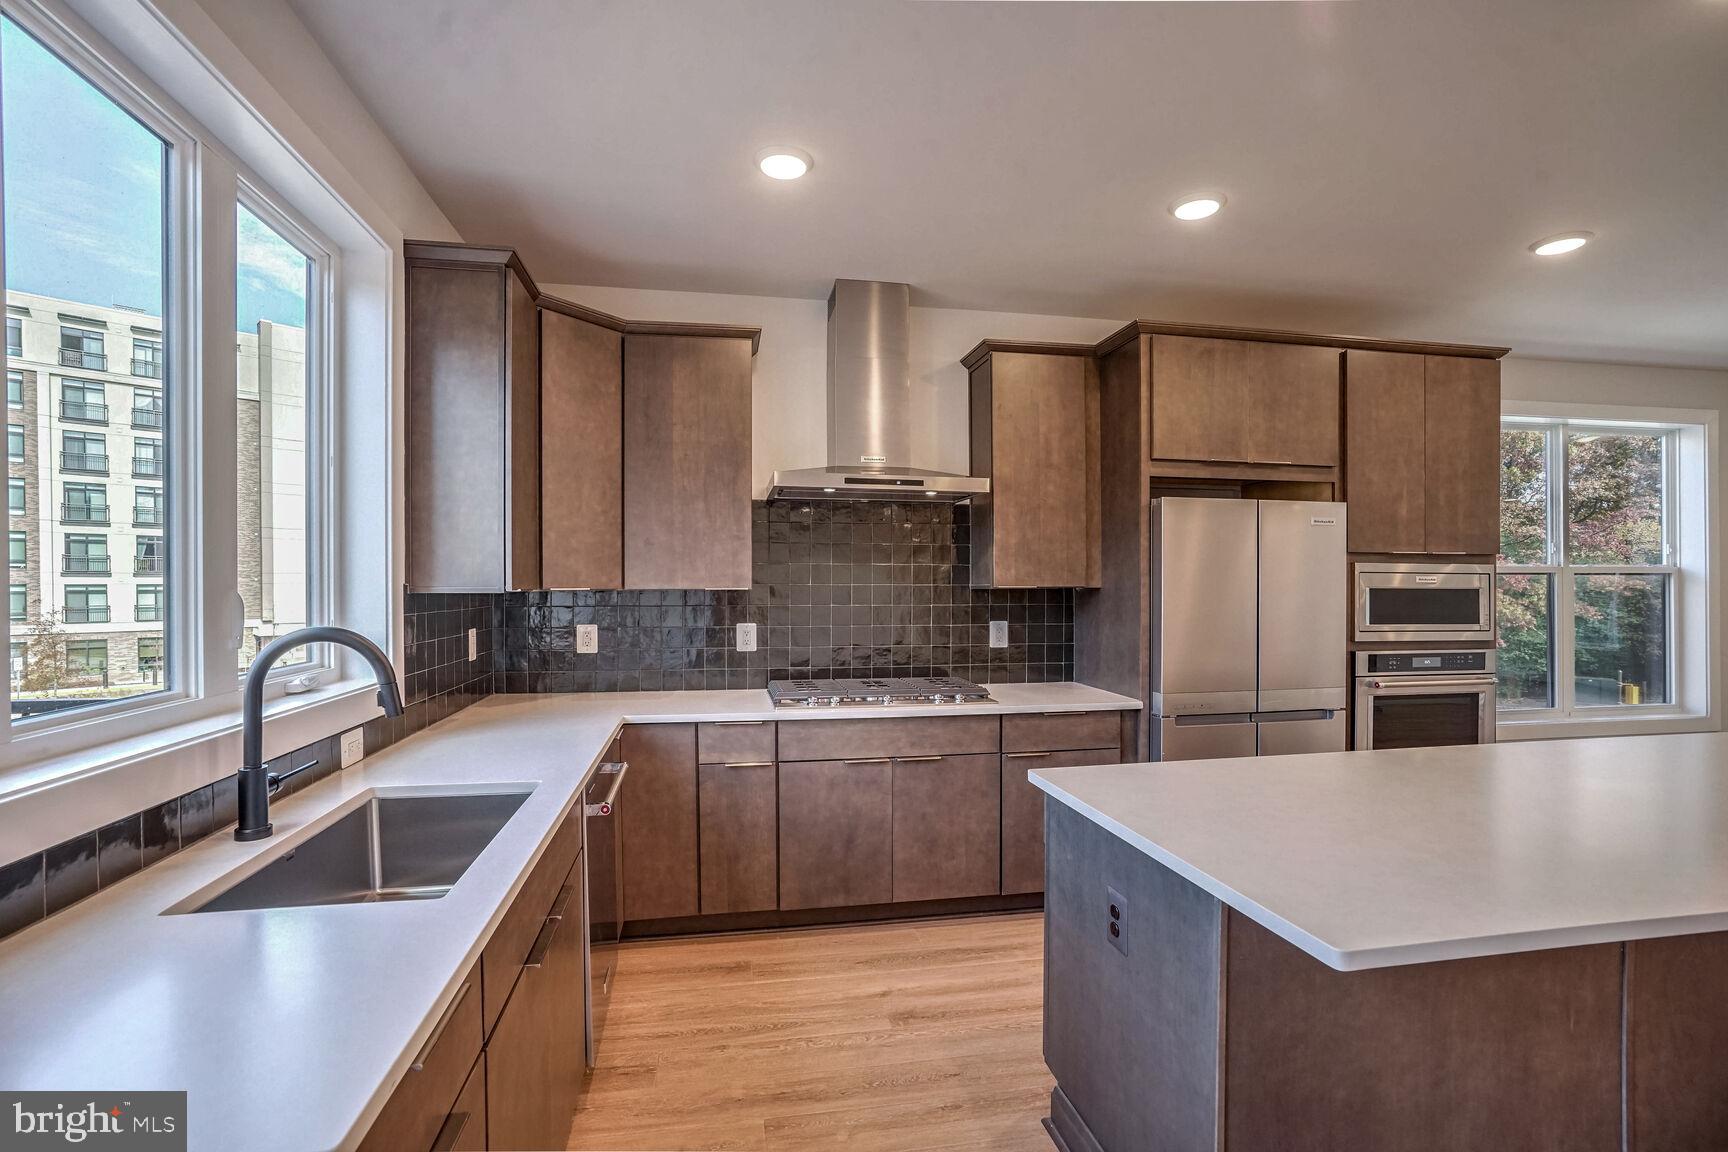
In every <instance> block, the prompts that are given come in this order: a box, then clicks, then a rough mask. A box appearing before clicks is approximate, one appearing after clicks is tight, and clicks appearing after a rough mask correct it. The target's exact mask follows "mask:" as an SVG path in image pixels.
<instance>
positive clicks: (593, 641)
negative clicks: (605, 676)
mask: <svg viewBox="0 0 1728 1152" xmlns="http://www.w3.org/2000/svg"><path fill="white" fill-rule="evenodd" d="M576 651H578V652H598V651H600V625H598V624H578V625H576Z"/></svg>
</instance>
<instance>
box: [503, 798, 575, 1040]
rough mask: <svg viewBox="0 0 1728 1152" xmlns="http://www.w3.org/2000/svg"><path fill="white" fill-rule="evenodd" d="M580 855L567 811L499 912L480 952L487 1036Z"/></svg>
mask: <svg viewBox="0 0 1728 1152" xmlns="http://www.w3.org/2000/svg"><path fill="white" fill-rule="evenodd" d="M581 850H582V814H581V812H580V811H577V812H573V813H572V814H571V815H569V816H567V817H565V819H564V823H563V824H561V825H559V826H558V831H557V832H555V833H554V834H553V836H552V843H551V844H549V845H547V847H546V851H544V852H542V853H541V854H540V859H539V860H538V861H537V862H536V863H535V865H534V870H533V871H532V872H530V873H528V879H527V881H526V882H524V883H523V885H522V888H521V891H519V892H518V893H517V894H516V899H515V900H514V901H512V902H511V904H510V908H509V910H508V911H506V912H505V913H504V918H503V919H502V920H501V921H499V923H498V927H497V928H495V929H493V931H492V938H491V939H490V940H488V941H486V947H485V950H484V951H483V952H482V953H481V965H480V979H481V985H482V987H481V989H480V991H481V992H482V996H481V1009H482V1017H483V1021H484V1025H485V1031H486V1034H487V1035H491V1033H492V1029H493V1028H494V1027H496V1026H497V1023H498V1016H499V1014H500V1013H501V1012H503V1010H504V1002H505V1001H506V1000H508V999H509V998H510V989H512V988H514V987H515V986H516V978H517V977H518V976H519V975H520V974H521V972H522V961H523V958H524V957H526V956H527V955H528V953H529V952H530V951H532V950H533V947H534V940H535V938H536V937H537V936H538V935H539V933H540V927H541V924H542V922H543V921H544V920H545V919H546V915H547V911H548V910H549V909H550V908H551V907H552V905H553V903H554V902H556V900H557V898H558V890H559V889H560V888H561V887H562V886H563V884H564V878H565V877H566V876H568V875H569V874H570V870H571V868H572V867H574V865H575V863H576V857H577V854H578V853H580V852H581Z"/></svg>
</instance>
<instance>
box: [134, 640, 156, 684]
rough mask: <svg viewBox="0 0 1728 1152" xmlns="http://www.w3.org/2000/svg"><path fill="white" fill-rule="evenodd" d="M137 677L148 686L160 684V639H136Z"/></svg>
mask: <svg viewBox="0 0 1728 1152" xmlns="http://www.w3.org/2000/svg"><path fill="white" fill-rule="evenodd" d="M138 675H139V676H141V677H142V678H143V679H144V681H145V682H146V683H149V684H160V683H161V682H162V637H160V636H140V637H138Z"/></svg>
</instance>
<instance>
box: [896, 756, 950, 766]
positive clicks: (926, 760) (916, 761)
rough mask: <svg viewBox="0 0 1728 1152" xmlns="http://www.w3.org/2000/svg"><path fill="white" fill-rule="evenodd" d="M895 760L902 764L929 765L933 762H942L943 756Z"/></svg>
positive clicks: (908, 757)
mask: <svg viewBox="0 0 1728 1152" xmlns="http://www.w3.org/2000/svg"><path fill="white" fill-rule="evenodd" d="M894 759H896V760H898V761H899V762H900V763H902V764H928V763H930V762H931V761H933V760H941V759H942V757H941V756H896V757H894Z"/></svg>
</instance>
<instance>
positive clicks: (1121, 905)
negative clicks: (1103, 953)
mask: <svg viewBox="0 0 1728 1152" xmlns="http://www.w3.org/2000/svg"><path fill="white" fill-rule="evenodd" d="M1104 892H1105V899H1106V900H1108V901H1109V904H1110V919H1109V920H1108V921H1106V922H1105V923H1106V927H1105V929H1104V932H1105V934H1106V936H1107V937H1108V938H1109V940H1110V947H1112V948H1114V949H1116V951H1118V952H1120V953H1122V955H1124V956H1126V955H1128V901H1126V900H1124V899H1123V898H1122V893H1120V892H1118V891H1116V889H1114V888H1110V887H1106V888H1105V889H1104Z"/></svg>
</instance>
